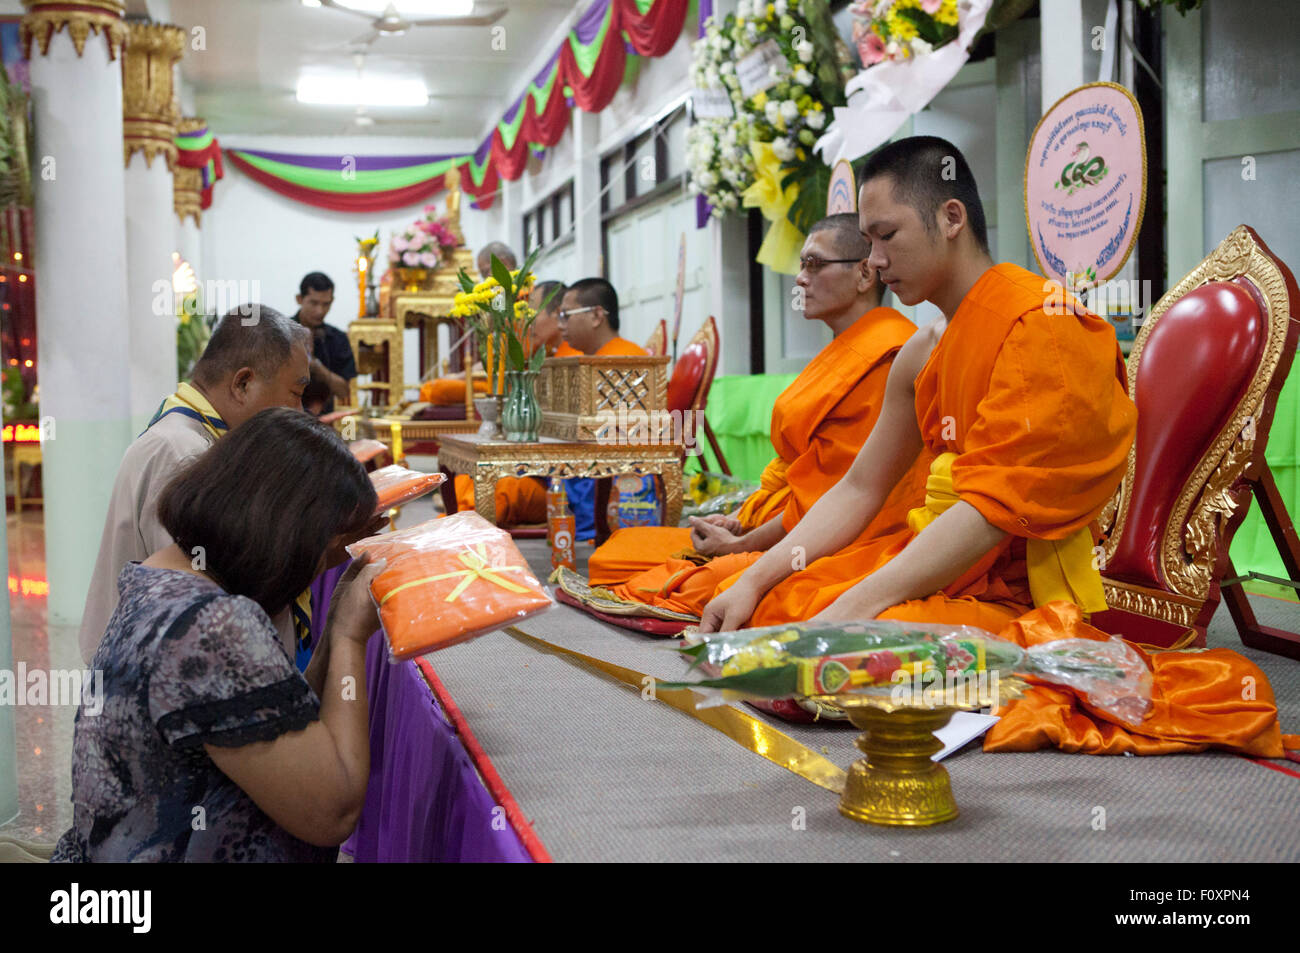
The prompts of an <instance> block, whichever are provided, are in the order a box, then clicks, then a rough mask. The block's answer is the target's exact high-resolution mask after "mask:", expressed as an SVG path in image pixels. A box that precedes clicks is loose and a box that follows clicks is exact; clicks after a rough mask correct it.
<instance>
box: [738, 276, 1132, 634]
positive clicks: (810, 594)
mask: <svg viewBox="0 0 1300 953" xmlns="http://www.w3.org/2000/svg"><path fill="white" fill-rule="evenodd" d="M1043 285H1044V280H1043V279H1042V278H1041V277H1039V276H1038V275H1034V274H1031V273H1030V272H1028V271H1026V270H1025V269H1023V268H1020V267H1017V266H1015V265H1009V264H1002V265H997V266H995V267H993V268H990V269H989V270H988V271H986V272H985V273H984V274H983V275H982V276H981V277H980V279H979V281H977V282H976V283H975V285H974V286H973V287H972V288H971V290H970V292H969V293H968V294H967V295H966V297H965V298H964V299H963V300H962V303H961V305H960V306H959V307H958V308H957V311H956V313H955V314H954V315H953V316H952V320H951V321H950V322H949V324H948V326H947V328H946V329H945V331H944V333H943V336H942V337H941V338H940V340H939V343H938V344H937V345H936V346H935V348H934V350H933V352H932V353H931V355H930V358H929V360H928V361H927V362H926V364H925V366H924V367H923V368H922V369H921V372H920V373H919V374H918V375H917V377H916V417H917V423H918V425H919V427H920V430H921V437H922V440H923V441H924V443H925V447H926V451H927V452H928V453H929V454H930V455H932V456H938V455H939V454H952V455H955V459H953V458H950V459H952V463H951V476H952V488H953V490H954V491H955V493H956V496H957V497H958V498H960V499H962V500H964V501H966V502H967V503H969V504H970V505H972V506H974V507H975V508H976V509H977V510H978V511H979V512H980V513H981V514H982V515H983V516H984V518H985V519H987V520H988V521H989V522H990V523H992V524H993V525H994V526H997V527H998V528H999V529H1001V530H1003V531H1004V532H1006V533H1007V536H1006V537H1005V538H1004V539H1003V541H1002V542H1001V543H1000V544H999V545H998V546H996V547H995V548H994V549H993V550H991V551H990V552H989V553H987V554H986V555H985V556H984V557H983V558H982V559H980V560H979V561H978V562H976V564H975V565H974V566H972V567H971V568H970V569H968V570H967V571H966V572H965V573H963V574H962V575H961V576H960V577H959V578H958V579H956V580H954V581H953V582H952V583H951V584H950V585H948V586H945V587H944V589H943V591H942V592H941V593H936V594H935V595H933V596H930V597H929V598H927V599H917V600H913V601H911V602H908V603H904V604H903V605H900V606H894V607H892V608H890V609H888V610H886V611H885V612H883V613H881V615H880V618H886V619H891V618H892V619H909V620H913V621H936V622H938V621H942V622H951V623H953V624H962V623H965V624H970V625H979V626H980V627H982V628H985V629H989V630H991V631H997V630H998V629H1000V628H1001V627H1002V625H1005V624H1006V623H1007V622H1008V621H1010V620H1011V619H1014V618H1015V617H1016V616H1019V615H1021V614H1022V613H1024V612H1027V611H1028V610H1029V609H1030V608H1031V607H1032V605H1033V600H1032V597H1031V595H1030V589H1029V581H1028V574H1027V567H1026V563H1025V546H1026V540H1027V539H1029V538H1035V539H1043V540H1063V539H1065V538H1066V537H1069V536H1071V535H1073V534H1075V533H1076V532H1078V531H1080V530H1081V529H1083V528H1085V527H1087V526H1089V524H1090V523H1091V521H1092V520H1093V519H1094V518H1095V517H1096V516H1097V514H1098V513H1099V512H1100V511H1101V508H1102V506H1103V505H1105V503H1106V501H1107V500H1108V499H1109V498H1110V495H1111V493H1112V492H1113V491H1114V489H1115V487H1116V486H1118V484H1119V481H1120V478H1121V477H1122V476H1123V473H1124V466H1125V463H1126V461H1127V457H1128V450H1129V446H1130V444H1131V443H1132V441H1133V435H1134V432H1135V428H1136V422H1137V409H1136V408H1135V407H1134V406H1133V402H1132V401H1131V400H1129V398H1128V395H1127V394H1126V392H1125V387H1124V377H1125V375H1124V363H1123V358H1122V356H1121V355H1120V351H1119V347H1118V345H1117V344H1116V341H1115V333H1114V331H1113V330H1112V329H1111V327H1110V325H1109V324H1108V323H1107V322H1106V321H1104V320H1102V319H1101V318H1098V317H1096V316H1095V315H1093V314H1091V313H1089V312H1087V311H1085V310H1083V309H1081V308H1080V309H1079V311H1078V313H1075V312H1074V311H1072V310H1070V311H1067V313H1066V314H1065V315H1053V314H1049V313H1048V312H1047V311H1046V310H1045V305H1046V304H1047V303H1048V301H1047V299H1046V297H1045V293H1044V291H1043ZM923 456H924V455H923ZM921 465H922V461H918V465H917V467H919V466H921ZM917 467H914V471H915V469H917ZM914 471H913V472H914ZM918 531H919V529H917V530H913V529H911V528H908V529H906V530H904V531H903V533H902V535H901V537H895V538H893V539H890V540H888V541H886V540H880V539H873V538H870V537H869V536H868V535H867V534H864V535H863V536H862V537H859V539H858V541H857V542H855V543H854V544H852V545H850V546H848V547H847V548H845V549H843V550H841V551H840V552H838V553H835V554H834V555H831V556H827V557H825V558H823V559H819V560H817V562H815V563H813V564H812V565H811V566H809V567H808V568H807V570H805V571H803V572H798V573H795V574H793V575H792V576H790V577H788V578H787V579H785V580H784V581H783V582H781V583H780V584H778V585H777V586H775V587H774V588H773V589H772V590H771V591H770V592H768V594H767V595H766V596H765V597H764V598H763V599H762V601H761V602H760V603H759V605H758V608H757V609H756V610H755V612H754V615H753V617H752V619H751V621H750V625H754V626H759V625H776V624H780V623H782V622H788V621H792V620H801V619H807V618H809V617H811V616H813V615H815V614H816V613H818V612H820V611H821V610H822V609H824V608H826V607H827V606H828V605H830V604H831V603H832V602H834V601H835V600H836V599H837V598H839V596H841V595H842V594H843V593H844V592H845V591H847V590H848V589H850V588H852V587H853V586H855V585H857V584H858V583H859V582H861V581H862V579H864V578H865V577H866V576H867V575H869V574H870V573H872V572H873V571H875V570H876V569H877V568H879V567H880V566H881V565H883V564H884V563H885V562H887V561H888V560H890V559H892V558H893V557H894V556H896V555H897V554H898V553H899V552H901V551H902V548H903V547H904V546H905V545H906V544H907V543H908V542H910V540H911V539H912V538H913V537H914V536H915V535H916V532H918Z"/></svg>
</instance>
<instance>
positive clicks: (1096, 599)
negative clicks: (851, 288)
mask: <svg viewBox="0 0 1300 953" xmlns="http://www.w3.org/2000/svg"><path fill="white" fill-rule="evenodd" d="M858 207H859V221H860V227H861V229H862V232H863V234H864V235H866V236H867V238H869V239H870V240H871V242H872V252H871V258H870V259H869V263H870V264H871V265H872V266H873V267H876V268H878V269H879V271H880V273H881V276H882V278H883V279H884V281H885V283H886V285H887V286H888V287H889V288H890V289H891V290H892V291H894V292H895V293H896V294H897V295H898V296H899V298H900V300H902V301H903V302H904V303H907V304H916V303H919V302H920V301H922V300H929V301H931V302H933V303H934V304H935V305H937V306H938V307H939V309H940V311H941V312H942V314H943V317H942V318H941V319H940V320H939V321H937V322H936V323H935V324H934V325H931V326H930V327H927V328H923V329H922V330H921V331H919V332H918V333H917V334H916V335H915V336H913V337H912V338H911V340H909V341H908V342H907V344H905V345H904V346H903V348H902V350H901V351H900V353H899V355H898V357H897V358H896V359H895V361H894V365H893V368H892V370H891V372H890V377H889V383H888V385H887V389H886V396H885V405H884V409H883V410H882V411H881V415H880V419H879V421H878V422H877V424H876V426H875V428H874V429H873V430H872V432H871V436H870V437H869V438H868V440H867V442H866V444H865V445H864V446H863V448H862V452H861V453H860V454H859V456H858V458H857V460H856V461H855V462H854V464H853V466H852V467H851V468H850V470H849V472H848V474H847V475H846V476H845V477H844V479H843V480H841V481H840V482H839V483H837V484H836V485H835V486H834V487H833V488H832V489H831V490H830V491H829V492H827V493H826V494H825V496H823V497H822V499H820V500H819V501H818V502H817V503H816V505H814V507H813V508H812V510H811V511H809V513H808V515H807V516H806V517H805V518H804V519H803V520H802V521H801V522H800V523H799V525H798V526H796V527H795V529H794V531H793V532H791V533H790V534H789V535H788V536H787V537H786V538H785V539H784V540H783V541H782V543H781V544H780V545H779V546H776V547H774V548H773V549H772V550H770V551H769V552H768V553H767V554H765V555H764V556H763V557H762V558H761V559H759V560H758V561H757V562H756V563H755V564H754V565H753V566H752V567H750V568H749V569H748V570H747V571H746V572H745V573H744V574H743V575H742V576H740V577H739V579H737V580H735V581H734V583H733V584H732V585H731V586H730V587H729V588H728V589H727V590H726V591H725V592H723V593H722V594H721V595H720V596H718V597H717V598H715V599H714V600H713V601H712V602H711V603H709V605H708V606H706V607H705V611H704V614H703V618H702V622H701V630H702V631H704V632H711V631H720V630H731V629H735V628H738V627H740V626H742V625H744V624H746V623H749V624H751V625H768V624H777V623H780V622H784V621H790V620H795V619H808V618H814V617H815V618H817V619H822V620H828V621H848V620H857V619H874V618H883V619H900V620H909V621H918V622H922V621H923V622H938V623H947V624H954V625H960V624H966V625H974V626H978V627H980V628H983V629H986V630H989V631H992V632H1003V633H1005V634H1006V636H1007V637H1009V638H1013V639H1016V640H1017V641H1021V642H1022V644H1023V643H1024V642H1025V641H1027V640H1028V638H1029V637H1030V636H1029V635H1027V634H1026V632H1025V627H1026V626H1029V631H1032V638H1034V639H1036V640H1038V641H1050V640H1053V639H1059V638H1067V637H1070V636H1071V635H1075V634H1077V633H1078V626H1077V625H1074V624H1070V622H1071V618H1072V615H1071V613H1074V615H1073V619H1074V620H1076V621H1081V612H1093V611H1099V610H1101V609H1102V608H1104V607H1105V598H1104V594H1103V591H1102V587H1101V577H1100V573H1099V572H1098V570H1097V568H1096V566H1095V565H1094V562H1093V559H1092V549H1093V537H1092V534H1091V532H1090V524H1091V522H1092V520H1093V519H1094V518H1095V517H1096V516H1097V514H1098V513H1099V512H1100V510H1101V509H1102V507H1103V505H1104V504H1105V503H1106V502H1107V500H1108V499H1109V498H1110V496H1111V494H1112V493H1113V491H1114V490H1115V488H1116V486H1118V484H1119V481H1120V479H1121V477H1122V475H1123V471H1124V467H1125V463H1126V460H1127V455H1128V450H1129V446H1130V444H1131V443H1132V440H1133V435H1134V431H1135V426H1136V419H1137V413H1136V408H1135V407H1134V406H1133V403H1132V401H1131V400H1129V398H1128V396H1127V394H1126V392H1125V385H1124V380H1125V375H1124V366H1123V360H1122V357H1121V355H1120V352H1119V349H1118V346H1117V344H1116V341H1115V337H1114V333H1113V331H1112V330H1111V328H1110V327H1109V325H1108V324H1107V323H1106V322H1105V321H1103V320H1101V319H1100V318H1097V317H1096V316H1094V315H1092V314H1091V313H1089V312H1088V311H1086V310H1085V309H1084V308H1082V307H1081V306H1079V305H1078V304H1077V303H1075V302H1074V301H1072V300H1071V299H1069V298H1065V299H1064V300H1062V297H1061V296H1060V295H1059V294H1058V295H1056V296H1053V295H1052V294H1051V293H1050V290H1049V289H1050V285H1048V284H1047V283H1046V282H1044V280H1043V278H1042V277H1041V276H1038V275H1034V274H1031V273H1030V272H1027V271H1025V270H1024V269H1022V268H1019V267H1017V266H1014V265H1007V264H1002V265H996V266H995V265H994V264H993V262H992V259H991V258H990V257H989V254H988V242H987V238H986V233H985V226H984V216H983V209H982V205H981V203H980V199H979V193H978V190H977V188H976V186H975V181H974V178H973V176H972V175H971V173H970V169H969V167H968V166H967V165H966V161H965V158H964V157H963V156H962V155H961V153H960V151H959V150H957V148H956V147H955V146H953V145H952V144H951V143H949V142H946V141H944V140H942V139H937V138H934V137H912V138H909V139H903V140H900V141H899V142H896V143H891V144H890V145H888V146H886V147H884V148H883V149H881V150H879V151H878V152H877V153H876V154H875V155H873V156H872V158H871V159H870V160H868V162H867V164H866V167H865V169H864V171H863V174H862V187H861V193H860V197H859V204H858ZM918 451H929V452H930V453H932V454H934V459H933V462H932V463H931V466H930V475H929V479H928V480H927V485H926V494H925V505H924V506H920V507H917V508H916V509H915V510H913V511H912V512H911V513H910V514H909V515H908V522H909V533H908V536H909V537H910V538H907V539H906V540H905V542H904V544H903V545H902V547H901V548H898V547H897V546H896V545H889V546H887V547H883V548H881V547H878V546H877V547H873V545H872V544H873V542H874V541H873V540H870V539H866V540H864V539H862V538H858V539H857V540H856V541H855V537H857V536H858V534H859V533H860V531H861V528H862V527H863V526H864V525H865V524H866V523H867V522H868V520H869V519H870V518H871V517H872V516H873V515H874V514H875V513H876V512H877V510H878V509H879V507H880V505H881V502H882V501H883V500H884V499H885V497H886V496H887V495H888V493H889V492H890V487H891V486H892V485H893V484H894V482H895V481H896V480H897V479H899V478H900V477H901V476H902V475H904V474H906V472H907V471H908V469H909V466H911V465H912V464H913V462H914V461H915V460H916V458H917V453H918ZM796 552H797V553H799V554H800V555H803V556H804V557H805V558H806V559H807V560H808V564H809V565H808V568H807V569H806V570H804V571H802V572H797V573H793V574H792V563H794V564H795V565H797V561H795V560H794V559H793V558H792V557H793V555H794V554H795V553H796ZM1035 606H1037V607H1038V608H1037V609H1034V608H1033V607H1035ZM1017 623H1018V624H1019V626H1020V628H1019V629H1018V628H1017ZM1094 631H1095V630H1094ZM1017 633H1019V638H1017ZM1219 651H1220V652H1221V653H1222V655H1223V656H1224V657H1223V658H1221V659H1215V660H1213V661H1212V662H1202V661H1199V660H1198V656H1197V655H1183V656H1182V657H1181V658H1177V659H1175V660H1174V662H1173V663H1170V664H1153V666H1152V667H1153V671H1152V674H1153V679H1154V684H1155V697H1156V698H1157V699H1166V700H1167V699H1168V698H1169V697H1177V698H1178V699H1179V700H1180V702H1181V704H1182V705H1183V707H1182V708H1181V709H1179V710H1177V711H1172V710H1170V709H1168V708H1166V709H1164V710H1163V713H1161V711H1160V706H1159V705H1157V706H1155V707H1156V709H1157V711H1156V712H1155V713H1154V714H1153V715H1152V717H1153V718H1157V717H1158V719H1159V720H1158V721H1157V722H1154V723H1153V724H1152V727H1151V731H1152V735H1151V736H1146V735H1144V734H1143V730H1144V726H1137V727H1132V728H1126V727H1123V726H1121V725H1119V724H1117V723H1115V722H1114V721H1113V720H1111V719H1109V718H1107V717H1106V716H1103V715H1101V714H1099V713H1097V714H1094V713H1090V712H1085V711H1084V710H1083V709H1082V707H1081V706H1080V707H1077V708H1073V709H1070V710H1068V711H1067V710H1066V709H1068V708H1069V706H1068V705H1065V706H1064V707H1063V703H1059V704H1056V705H1055V707H1053V706H1052V705H1051V704H1048V703H1047V702H1045V701H1044V697H1045V696H1044V695H1043V692H1044V691H1045V689H1042V688H1035V689H1033V690H1032V691H1031V692H1030V696H1031V697H1029V698H1026V699H1025V700H1023V701H1018V702H1013V703H1012V704H1011V705H1010V706H1008V708H1007V709H1006V710H1004V713H1003V719H1002V721H1000V722H999V723H998V725H996V726H995V727H994V728H993V729H992V730H991V731H990V734H989V736H988V739H987V742H986V744H987V746H988V747H990V748H991V749H995V750H996V749H997V747H998V746H999V745H1000V744H1008V742H1007V741H1006V740H1005V739H1006V738H1007V736H1011V738H1013V739H1014V740H1013V741H1011V742H1010V743H1009V746H1010V747H1015V746H1016V745H1020V747H1019V748H1017V750H1026V749H1027V748H1029V747H1035V746H1039V745H1041V744H1048V743H1060V744H1061V746H1062V747H1064V748H1067V750H1080V751H1090V752H1095V753H1114V752H1116V751H1119V750H1123V748H1124V746H1125V744H1131V745H1133V747H1134V749H1136V750H1141V751H1144V752H1150V753H1157V752H1159V751H1162V750H1170V749H1169V748H1168V747H1166V746H1165V744H1166V743H1165V742H1164V741H1159V740H1153V736H1154V737H1155V738H1159V737H1161V736H1168V735H1169V734H1170V732H1169V731H1168V728H1169V726H1170V723H1181V724H1184V725H1186V724H1188V723H1192V722H1195V723H1196V726H1197V727H1198V728H1199V729H1200V731H1199V734H1197V733H1196V732H1189V733H1188V734H1186V735H1184V736H1183V737H1189V738H1190V737H1191V736H1192V735H1196V737H1197V738H1198V739H1199V740H1198V742H1197V743H1205V744H1218V745H1220V746H1223V747H1229V748H1241V750H1251V751H1255V752H1256V753H1258V752H1259V751H1260V750H1261V748H1262V749H1264V750H1267V751H1269V752H1271V754H1270V756H1272V757H1280V756H1281V755H1282V743H1281V736H1280V732H1279V731H1277V730H1276V708H1275V707H1273V708H1272V709H1271V712H1272V729H1269V728H1263V729H1260V730H1257V731H1255V733H1254V734H1251V735H1250V736H1249V737H1248V738H1246V739H1245V744H1244V745H1243V744H1242V742H1243V736H1242V731H1241V723H1242V722H1246V723H1250V724H1253V725H1254V726H1255V727H1256V728H1258V727H1259V725H1260V724H1261V723H1263V722H1268V721H1269V718H1268V712H1267V711H1265V712H1264V717H1263V718H1261V713H1260V710H1259V702H1258V700H1252V701H1250V702H1243V700H1242V699H1241V694H1242V693H1241V687H1240V686H1241V684H1242V682H1241V676H1242V675H1243V674H1245V675H1249V676H1252V677H1255V678H1256V680H1257V681H1258V682H1262V683H1263V684H1267V680H1266V679H1264V678H1263V674H1262V672H1259V671H1258V669H1257V668H1255V666H1253V665H1252V664H1251V663H1249V662H1248V661H1247V660H1246V659H1245V658H1244V657H1242V656H1240V655H1238V654H1237V653H1234V652H1228V651H1227V650H1219ZM1162 654H1165V653H1162ZM1202 657H1203V656H1202ZM1161 661H1162V662H1164V660H1163V659H1162V660H1161ZM1225 670H1227V672H1228V673H1229V674H1228V675H1227V677H1225ZM1189 686H1194V687H1192V688H1191V690H1189ZM1053 691H1056V692H1057V694H1058V695H1059V696H1062V697H1064V698H1070V697H1074V696H1073V693H1072V692H1070V691H1069V690H1067V689H1059V690H1057V689H1054V690H1053ZM1260 694H1261V696H1262V694H1263V693H1260ZM1058 702H1059V699H1058ZM1264 707H1265V708H1266V709H1267V708H1268V707H1269V706H1268V705H1267V704H1265V706H1264ZM1103 721H1105V722H1106V723H1107V724H1106V726H1105V727H1104V728H1102V727H1100V725H1101V722H1103ZM1261 731H1262V732H1263V733H1264V734H1266V735H1268V737H1266V738H1264V739H1263V740H1262V742H1260V744H1258V745H1257V744H1256V742H1257V741H1259V736H1260V734H1261ZM1174 734H1175V735H1176V734H1177V732H1174ZM1121 735H1123V736H1125V738H1126V739H1128V740H1127V741H1125V742H1120V741H1117V740H1116V739H1117V738H1119V737H1120V736H1121ZM1139 738H1144V739H1145V740H1141V741H1139V740H1136V739H1139Z"/></svg>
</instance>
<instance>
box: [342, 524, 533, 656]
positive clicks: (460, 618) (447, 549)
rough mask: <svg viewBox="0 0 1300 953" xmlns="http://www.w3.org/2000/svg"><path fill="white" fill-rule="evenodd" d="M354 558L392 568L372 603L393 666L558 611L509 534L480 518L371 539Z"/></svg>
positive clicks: (375, 586) (357, 547)
mask: <svg viewBox="0 0 1300 953" xmlns="http://www.w3.org/2000/svg"><path fill="white" fill-rule="evenodd" d="M348 552H349V553H350V554H351V555H352V556H353V557H357V556H360V555H361V554H362V553H369V554H370V555H371V558H372V559H384V560H387V565H386V566H385V567H384V569H383V571H382V572H380V573H379V575H378V576H376V577H375V578H374V580H373V581H372V582H371V584H370V595H371V597H372V598H373V599H374V601H375V605H376V606H378V607H379V620H380V622H381V624H382V625H383V627H384V634H385V635H386V636H387V639H388V654H389V660H390V661H401V660H402V659H408V658H412V657H414V656H416V655H424V654H425V653H427V652H433V651H436V650H438V649H445V648H447V647H448V646H451V645H456V644H458V643H460V642H465V641H467V640H469V639H473V638H477V637H478V636H480V635H486V634H487V633H488V632H492V631H495V630H496V629H499V628H501V627H502V626H503V625H509V624H511V623H514V622H518V621H519V620H520V619H525V618H527V617H529V616H531V615H535V614H536V613H538V612H540V611H542V610H543V609H545V608H547V607H549V606H550V605H551V604H552V603H551V597H550V596H549V595H547V593H546V591H545V590H544V589H543V588H542V586H541V584H540V583H539V582H538V581H537V579H536V577H534V576H533V574H532V571H531V570H530V569H529V568H528V564H527V563H525V562H524V558H523V556H522V555H521V554H520V552H519V549H518V547H516V546H515V544H514V542H513V541H512V540H511V538H510V534H509V533H507V532H505V531H504V530H500V529H497V528H496V527H495V526H493V525H492V524H491V523H489V522H488V521H487V520H485V519H483V517H481V516H479V515H478V514H477V513H474V512H466V513H455V514H453V515H451V516H447V517H444V518H441V519H435V520H429V521H428V522H427V523H421V524H420V525H418V526H412V527H411V528H410V529H404V530H399V531H397V532H395V533H385V534H383V535H380V536H371V537H370V538H369V539H363V540H361V541H360V542H356V543H353V544H352V545H351V546H349V547H348Z"/></svg>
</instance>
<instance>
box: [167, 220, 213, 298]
mask: <svg viewBox="0 0 1300 953" xmlns="http://www.w3.org/2000/svg"><path fill="white" fill-rule="evenodd" d="M175 250H176V251H178V252H180V255H181V257H182V258H184V259H185V260H186V261H188V262H189V263H190V264H191V265H192V266H193V267H194V274H196V275H198V278H199V281H200V282H202V281H203V277H204V276H203V233H202V232H201V231H200V230H199V225H198V222H196V221H194V216H192V215H188V216H186V217H185V221H183V222H180V223H179V224H177V226H176V248H175ZM204 304H205V305H207V304H208V302H206V301H205V302H204Z"/></svg>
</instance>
